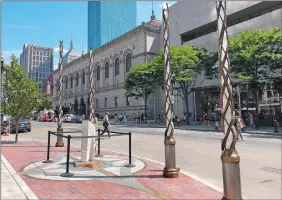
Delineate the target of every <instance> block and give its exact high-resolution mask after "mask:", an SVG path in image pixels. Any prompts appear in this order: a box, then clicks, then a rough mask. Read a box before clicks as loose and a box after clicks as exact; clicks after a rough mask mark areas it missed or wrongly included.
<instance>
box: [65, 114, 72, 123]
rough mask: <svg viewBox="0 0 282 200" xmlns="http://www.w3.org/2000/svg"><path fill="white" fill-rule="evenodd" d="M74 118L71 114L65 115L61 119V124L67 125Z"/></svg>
mask: <svg viewBox="0 0 282 200" xmlns="http://www.w3.org/2000/svg"><path fill="white" fill-rule="evenodd" d="M73 117H74V115H73V114H66V115H65V116H64V118H63V122H67V123H70V122H71V119H72V118H73Z"/></svg>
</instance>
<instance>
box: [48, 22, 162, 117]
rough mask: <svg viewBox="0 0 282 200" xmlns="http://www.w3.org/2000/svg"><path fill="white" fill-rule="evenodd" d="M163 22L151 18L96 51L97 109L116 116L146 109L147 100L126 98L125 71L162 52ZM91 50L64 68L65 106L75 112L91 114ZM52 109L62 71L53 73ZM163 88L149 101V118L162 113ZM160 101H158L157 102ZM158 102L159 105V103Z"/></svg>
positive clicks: (55, 102) (56, 101)
mask: <svg viewBox="0 0 282 200" xmlns="http://www.w3.org/2000/svg"><path fill="white" fill-rule="evenodd" d="M160 31H161V22H160V21H157V20H151V21H150V22H148V23H143V24H142V25H140V26H138V27H136V28H135V29H133V30H131V31H129V32H127V33H125V34H124V35H122V36H120V37H118V38H116V39H115V40H113V41H111V42H109V43H107V44H105V45H103V46H101V47H100V48H97V49H95V51H94V66H93V67H94V88H95V94H94V107H95V112H96V113H97V114H99V115H104V114H105V112H110V115H111V116H113V115H115V114H119V113H127V115H128V116H129V117H131V116H132V115H133V113H136V114H137V113H138V111H139V113H142V112H144V100H143V99H140V100H136V99H134V98H127V97H126V95H125V92H126V91H125V89H124V88H123V85H124V80H125V77H126V73H127V72H128V71H129V70H130V69H131V67H132V66H134V65H135V64H138V63H142V62H147V61H151V60H152V59H153V57H154V56H155V55H157V54H158V53H159V51H160ZM89 65H90V57H89V53H88V54H85V55H83V56H81V57H80V58H78V59H76V60H74V61H73V62H71V63H68V64H66V65H65V66H64V71H63V106H65V107H69V108H70V109H71V112H72V113H75V114H80V115H82V114H84V115H85V116H88V113H89V88H90V84H89ZM53 79H54V80H53V81H54V84H53V108H54V109H55V108H56V106H58V100H59V92H58V89H59V88H58V81H59V70H56V71H54V72H53ZM160 94H161V93H160V91H157V92H156V93H155V94H153V95H152V97H149V100H148V110H147V113H148V117H149V118H152V117H153V115H154V113H156V112H160V110H161V109H162V108H161V107H160V106H159V101H161V97H162V96H161V95H160ZM162 101H163V100H162ZM156 102H158V103H156ZM156 104H157V105H156Z"/></svg>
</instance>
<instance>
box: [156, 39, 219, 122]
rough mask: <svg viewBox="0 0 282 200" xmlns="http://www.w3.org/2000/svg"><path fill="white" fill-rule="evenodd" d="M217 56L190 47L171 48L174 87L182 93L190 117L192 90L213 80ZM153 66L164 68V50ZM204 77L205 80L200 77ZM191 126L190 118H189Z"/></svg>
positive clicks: (204, 50)
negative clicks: (206, 81) (206, 80)
mask: <svg viewBox="0 0 282 200" xmlns="http://www.w3.org/2000/svg"><path fill="white" fill-rule="evenodd" d="M216 59H217V58H216V56H214V54H210V53H209V52H208V51H207V50H206V49H204V48H202V49H198V48H196V47H193V46H190V45H183V46H181V47H176V46H171V47H170V65H171V70H172V85H173V87H174V89H177V90H178V91H179V92H180V96H181V97H182V99H183V100H184V101H185V103H186V113H187V116H189V97H188V96H189V94H190V93H191V92H192V91H193V90H191V89H192V88H195V87H199V86H200V85H201V84H202V83H203V81H204V80H205V79H210V78H213V77H214V75H215V73H216V69H213V68H212V66H213V65H214V64H215V62H216ZM153 65H154V66H158V67H163V66H164V51H163V50H162V51H161V52H160V54H159V55H158V56H156V57H155V58H154V60H153ZM201 75H203V77H204V78H203V80H202V81H199V77H200V76H201ZM187 124H189V117H187Z"/></svg>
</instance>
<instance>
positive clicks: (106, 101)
mask: <svg viewBox="0 0 282 200" xmlns="http://www.w3.org/2000/svg"><path fill="white" fill-rule="evenodd" d="M107 103H108V99H107V98H105V108H107Z"/></svg>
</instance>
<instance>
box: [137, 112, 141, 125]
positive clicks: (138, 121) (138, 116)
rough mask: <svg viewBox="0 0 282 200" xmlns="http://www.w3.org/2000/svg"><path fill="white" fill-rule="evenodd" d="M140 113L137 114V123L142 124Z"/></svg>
mask: <svg viewBox="0 0 282 200" xmlns="http://www.w3.org/2000/svg"><path fill="white" fill-rule="evenodd" d="M140 120H141V119H140V113H138V115H137V124H140Z"/></svg>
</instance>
